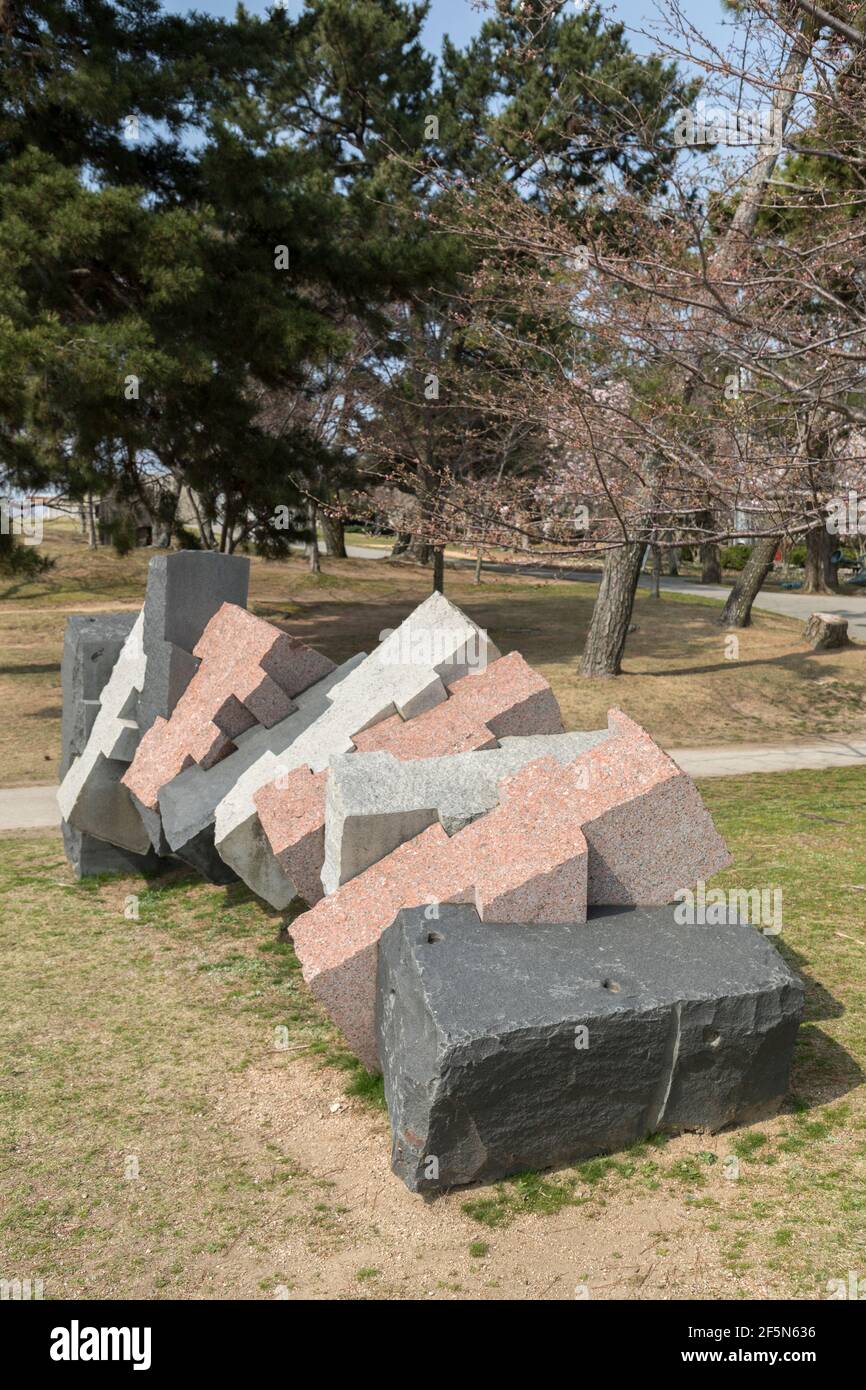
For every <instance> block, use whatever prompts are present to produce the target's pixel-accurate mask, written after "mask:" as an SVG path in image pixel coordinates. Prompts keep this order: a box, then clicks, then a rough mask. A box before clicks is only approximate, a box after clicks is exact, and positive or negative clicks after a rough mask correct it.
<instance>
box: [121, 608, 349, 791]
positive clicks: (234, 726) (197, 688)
mask: <svg viewBox="0 0 866 1390" xmlns="http://www.w3.org/2000/svg"><path fill="white" fill-rule="evenodd" d="M193 656H194V657H196V659H197V660H198V661H199V662H200V665H199V667H198V670H197V671H196V673H195V675H194V676H193V678H192V680H191V681H190V683H189V685H188V686H187V688H186V690H185V691H184V692H183V694H182V695H181V697H180V699H179V700H178V702H177V704H176V705H175V708H174V710H173V712H172V714H171V717H170V718H169V719H167V720H166V719H162V718H160V717H157V718H156V719H155V720H154V722H153V724H152V725H151V727H150V728H149V729H148V730H147V731H146V732H145V733H144V734H143V736H142V738H141V742H140V743H139V745H138V750H137V752H136V754H135V757H134V759H133V761H132V764H131V766H130V768H129V770H128V772H127V773H126V774H125V776H124V778H123V782H124V786H126V787H128V788H129V790H130V791H131V792H134V794H135V796H136V797H137V798H138V800H139V801H140V802H141V803H142V805H143V806H146V807H148V809H149V810H151V811H155V810H157V809H158V805H159V791H160V788H161V787H162V786H163V785H164V784H165V783H166V782H169V781H171V779H172V778H173V777H176V776H177V774H178V773H180V772H183V771H184V769H185V768H187V767H190V766H192V764H193V763H198V765H199V766H200V767H203V768H208V767H212V766H213V765H214V763H217V762H219V761H220V760H221V759H222V758H224V757H226V756H227V755H228V754H229V753H233V752H234V751H235V746H236V745H235V742H234V740H236V739H237V738H239V736H240V735H241V734H243V733H246V732H247V730H248V729H251V728H252V727H253V725H255V724H263V725H264V726H265V728H271V727H272V726H273V725H274V724H276V723H277V722H278V721H279V720H282V719H285V718H287V716H288V715H289V714H291V713H292V711H293V710H295V709H297V705H296V704H295V703H294V701H293V699H292V698H291V697H292V696H293V695H297V694H299V693H300V692H301V691H302V690H306V689H307V687H308V686H310V685H312V684H314V682H315V681H317V680H323V679H324V678H325V676H327V675H329V674H330V672H332V671H333V670H334V669H335V667H334V663H333V662H332V661H330V660H329V658H328V657H325V656H321V655H320V653H318V652H315V651H313V649H312V648H311V647H308V646H306V644H305V643H304V642H300V641H298V639H297V638H295V637H291V636H289V634H288V633H285V632H281V631H280V629H279V628H276V627H274V626H273V624H271V623H266V622H264V621H263V620H262V619H261V618H256V617H254V616H253V615H252V613H248V612H247V611H246V609H244V608H238V607H237V605H236V604H231V603H224V604H223V605H222V606H221V607H220V608H219V609H218V610H217V612H216V613H215V614H214V616H213V617H212V618H211V620H210V622H209V623H208V625H207V627H206V628H205V630H204V632H203V633H202V636H201V638H200V640H199V641H198V642H197V643H196V646H195V648H194V650H193Z"/></svg>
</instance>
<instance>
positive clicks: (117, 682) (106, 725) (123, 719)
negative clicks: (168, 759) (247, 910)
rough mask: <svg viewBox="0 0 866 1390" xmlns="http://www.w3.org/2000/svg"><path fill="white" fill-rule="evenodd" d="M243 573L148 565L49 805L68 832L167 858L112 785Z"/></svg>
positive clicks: (146, 819)
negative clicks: (143, 586) (54, 805)
mask: <svg viewBox="0 0 866 1390" xmlns="http://www.w3.org/2000/svg"><path fill="white" fill-rule="evenodd" d="M248 572H249V561H248V560H246V559H244V558H242V557H239V556H237V557H236V556H229V555H211V554H195V553H193V552H180V553H178V554H175V555H163V556H157V557H156V558H154V559H153V560H151V562H150V566H149V568H148V580H147V591H146V594H145V602H144V608H143V609H142V611H141V613H139V614H138V616H137V617H136V618H135V620H134V622H133V623H132V626H131V628H130V630H129V633H128V635H127V637H126V640H125V641H124V643H123V646H122V648H121V650H120V652H119V654H118V656H117V659H116V661H115V663H114V666H113V668H112V670H111V673H110V675H109V677H108V679H107V680H106V681H105V683H104V685H103V687H102V689H101V690H100V692H99V708H98V709H97V710H96V711H91V714H90V715H89V718H90V719H91V720H92V722H91V727H90V730H89V733H88V736H87V739H86V742H85V743H84V746H83V747H81V748H80V751H79V752H77V754H76V755H75V756H74V757H73V758H72V759H71V761H70V763H69V766H68V767H67V768H66V769H65V775H64V777H63V780H62V782H61V786H60V791H59V793H58V798H57V799H58V805H59V807H60V813H61V816H62V818H63V819H64V820H65V821H66V822H67V823H68V824H69V826H70V827H71V829H72V830H73V831H76V832H78V833H79V834H86V835H90V836H91V837H94V838H96V839H99V840H104V841H108V842H110V843H111V844H113V845H115V846H116V847H118V848H120V849H121V850H123V851H124V852H127V853H132V854H136V855H143V856H147V855H148V854H149V851H150V850H151V848H153V849H154V850H155V851H156V852H157V853H160V854H162V853H165V852H166V851H167V846H166V844H165V841H164V839H163V836H162V831H161V826H160V823H159V816H158V814H157V813H156V812H148V811H147V808H143V807H142V806H141V805H139V804H137V803H136V801H135V799H134V797H133V796H132V794H131V792H130V791H129V789H128V788H127V787H126V786H125V785H124V784H123V782H122V778H123V775H124V773H125V771H126V767H127V765H128V764H129V763H130V762H131V761H132V759H133V758H134V756H135V753H136V749H137V747H138V742H139V739H140V737H141V734H142V732H143V731H145V730H147V729H148V728H150V726H151V724H152V723H153V721H154V719H156V718H157V717H162V718H167V717H168V716H169V715H170V714H171V712H172V710H173V709H174V706H175V704H176V703H177V701H178V699H179V698H180V696H181V695H182V694H183V691H184V690H185V688H186V685H187V684H188V683H189V681H190V680H191V678H192V676H193V675H194V674H195V670H196V667H197V664H198V663H197V661H196V659H195V657H194V656H193V647H194V646H195V643H196V642H197V641H198V640H199V639H200V637H201V635H202V632H203V631H204V629H205V627H206V626H207V624H208V622H209V621H210V619H211V618H212V617H213V615H214V613H216V611H217V610H218V609H219V607H220V606H221V604H222V603H223V602H224V601H226V600H227V599H228V600H232V599H238V600H240V602H241V603H245V602H246V592H247V580H248ZM71 640H74V639H71ZM143 812H145V814H142V813H143Z"/></svg>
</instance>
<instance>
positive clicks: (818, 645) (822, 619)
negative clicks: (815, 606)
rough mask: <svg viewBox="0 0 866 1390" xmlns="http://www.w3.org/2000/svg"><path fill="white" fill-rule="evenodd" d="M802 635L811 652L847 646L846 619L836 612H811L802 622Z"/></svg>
mask: <svg viewBox="0 0 866 1390" xmlns="http://www.w3.org/2000/svg"><path fill="white" fill-rule="evenodd" d="M803 636H804V637H805V639H806V641H807V642H808V643H809V646H810V647H811V648H812V651H813V652H826V651H833V650H835V648H837V647H847V646H848V640H849V639H848V619H847V618H843V617H841V616H840V615H839V614H838V613H813V614H812V616H811V617H810V618H809V619H807V621H806V622H805V623H804V624H803Z"/></svg>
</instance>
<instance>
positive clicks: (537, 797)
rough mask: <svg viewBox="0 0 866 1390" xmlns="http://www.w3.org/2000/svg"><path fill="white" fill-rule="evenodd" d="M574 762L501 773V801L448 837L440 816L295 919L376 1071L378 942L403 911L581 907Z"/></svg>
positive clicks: (300, 939) (300, 946)
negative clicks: (458, 906) (459, 905)
mask: <svg viewBox="0 0 866 1390" xmlns="http://www.w3.org/2000/svg"><path fill="white" fill-rule="evenodd" d="M575 768H576V764H575V763H568V764H566V765H564V766H563V765H561V764H559V763H557V762H556V760H555V759H554V758H539V759H537V760H536V761H535V762H532V763H528V764H527V765H526V766H525V767H523V768H521V769H520V770H519V771H518V772H515V773H513V774H511V775H510V776H508V777H505V778H503V779H502V781H501V783H500V785H499V801H498V804H497V805H496V806H495V807H494V809H493V810H492V811H488V812H487V814H486V815H484V816H479V818H478V819H477V820H473V821H471V822H470V824H469V825H466V826H464V827H463V829H462V830H458V831H457V832H456V834H454V835H452V836H451V837H450V838H449V836H448V835H446V833H445V831H444V829H443V828H442V826H441V825H440V824H439V823H438V822H437V823H436V824H435V825H431V826H429V827H428V828H427V829H426V830H424V831H422V833H421V834H420V835H416V836H415V838H414V839H412V840H407V841H405V843H404V844H402V845H400V846H399V848H397V849H395V850H393V851H392V852H391V853H390V854H388V855H386V856H385V858H384V859H380V860H379V861H378V862H377V863H376V864H372V865H371V866H370V868H368V869H365V870H364V872H363V873H360V874H358V875H357V877H356V878H353V879H350V880H349V882H348V883H344V884H343V885H342V887H340V888H338V889H337V891H336V892H335V893H332V894H331V895H330V896H329V897H327V898H322V900H321V901H320V902H319V903H317V904H316V906H315V907H312V908H311V909H310V910H309V912H305V913H303V915H302V916H300V917H297V918H295V920H294V922H293V923H292V927H291V931H292V937H293V939H294V943H295V953H296V955H297V957H298V960H299V961H300V963H301V968H302V970H303V973H304V979H305V980H306V981H307V983H308V984H309V986H310V988H311V989H312V991H313V993H314V994H315V995H316V997H317V998H318V999H319V1000H320V1001H321V1003H322V1004H323V1005H324V1007H325V1009H327V1011H328V1013H329V1014H330V1016H331V1018H332V1019H333V1020H334V1022H335V1023H336V1024H337V1026H338V1027H339V1028H341V1029H342V1031H343V1033H344V1034H345V1036H346V1039H347V1040H348V1042H349V1045H350V1046H351V1048H352V1049H353V1051H354V1052H355V1055H356V1056H357V1057H359V1058H360V1059H361V1061H362V1062H363V1063H364V1065H365V1066H366V1067H368V1068H370V1069H371V1070H374V1069H375V1068H376V1067H377V1065H378V1063H377V1053H376V1041H375V994H376V948H377V946H378V941H379V937H380V935H381V933H382V932H383V931H384V930H385V928H386V927H387V926H388V925H389V924H390V923H391V922H392V921H393V920H394V917H395V916H396V914H397V912H398V911H399V909H400V908H401V907H410V906H412V905H413V904H415V903H427V904H429V905H430V906H429V907H428V909H427V910H428V912H430V913H433V914H435V912H436V911H438V910H439V908H438V905H439V904H441V903H447V902H452V903H453V902H470V903H473V904H474V906H475V907H476V909H477V911H478V913H479V914H480V916H482V917H484V918H485V919H490V918H492V919H493V920H494V921H510V922H557V921H560V922H573V921H577V920H579V919H580V918H581V917H583V916H585V913H586V875H587V859H588V856H587V845H586V840H585V839H584V837H583V834H582V832H581V829H580V825H579V823H578V822H577V821H576V819H575V816H574V811H573V807H574V804H575V800H576V796H577V792H578V784H577V774H576V771H575Z"/></svg>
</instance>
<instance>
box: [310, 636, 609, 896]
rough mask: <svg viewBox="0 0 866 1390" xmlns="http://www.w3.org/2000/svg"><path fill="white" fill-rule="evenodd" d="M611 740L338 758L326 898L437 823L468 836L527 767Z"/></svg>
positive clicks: (580, 738) (559, 738)
mask: <svg viewBox="0 0 866 1390" xmlns="http://www.w3.org/2000/svg"><path fill="white" fill-rule="evenodd" d="M505 659H507V658H503V660H505ZM497 664H498V663H497ZM490 669H491V670H492V669H493V668H492V667H491V668H490ZM610 737H611V734H610V732H609V730H607V729H600V730H593V731H591V732H586V733H571V734H548V735H546V736H545V735H541V736H538V737H526V738H507V739H505V740H504V741H503V745H502V747H501V748H490V749H484V750H480V751H479V752H475V753H459V754H456V755H453V756H451V757H444V758H420V759H417V760H412V761H407V760H405V759H398V758H396V757H394V756H393V754H391V753H355V754H350V755H349V756H348V757H342V758H334V759H333V761H332V764H331V770H330V773H329V775H328V778H327V785H326V788H325V835H324V849H325V862H324V865H323V868H322V886H323V888H324V890H325V892H326V893H333V892H334V891H335V890H336V889H337V888H339V886H340V884H341V883H346V882H348V880H349V879H350V878H354V877H355V875H356V874H359V873H362V872H363V870H364V869H367V868H369V866H370V865H371V864H375V863H376V861H377V860H379V859H382V858H384V856H385V855H386V854H390V853H391V851H392V850H394V849H396V848H397V846H398V845H401V844H403V842H404V841H405V840H411V839H412V837H413V836H414V835H420V833H421V831H422V830H424V829H425V828H426V827H427V826H428V825H433V824H434V823H435V822H436V821H437V820H438V821H439V822H440V823H441V824H442V826H443V828H444V830H445V831H446V833H447V834H448V835H453V834H454V833H455V832H456V831H457V830H462V829H463V827H464V826H465V825H468V824H469V823H470V821H473V820H475V819H476V817H477V816H481V815H484V814H485V813H486V812H487V811H490V810H492V809H493V807H494V806H496V805H497V804H498V802H499V784H500V782H501V781H502V779H503V778H504V777H507V776H508V775H509V774H510V773H512V772H517V771H518V770H519V769H520V768H521V767H525V765H526V764H527V763H530V762H533V761H534V760H535V759H537V758H542V757H552V758H555V759H556V760H557V762H559V763H569V762H573V761H574V760H575V759H576V758H577V757H578V756H579V755H580V754H581V753H583V752H585V751H586V750H587V749H588V748H592V747H594V746H595V744H597V743H602V742H604V740H605V739H608V738H610Z"/></svg>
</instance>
